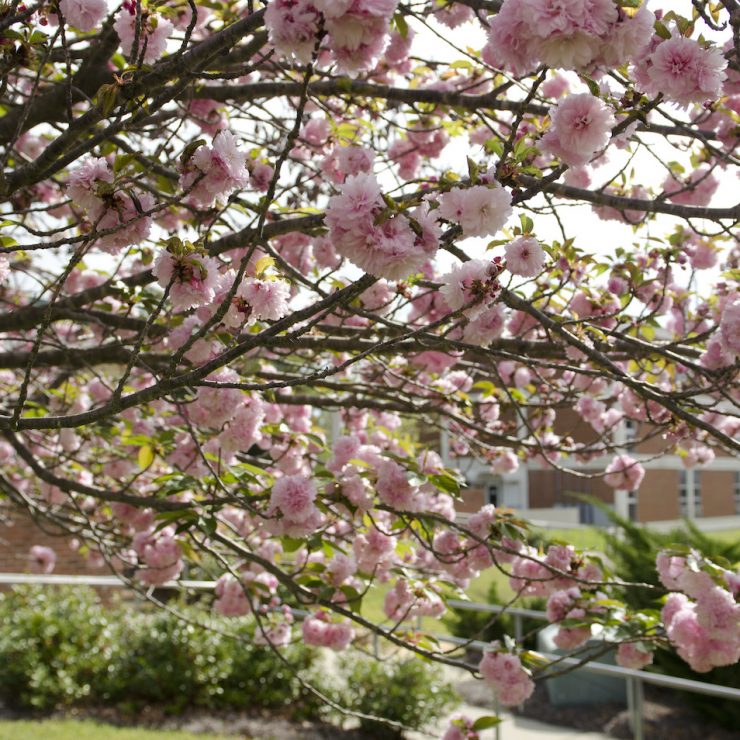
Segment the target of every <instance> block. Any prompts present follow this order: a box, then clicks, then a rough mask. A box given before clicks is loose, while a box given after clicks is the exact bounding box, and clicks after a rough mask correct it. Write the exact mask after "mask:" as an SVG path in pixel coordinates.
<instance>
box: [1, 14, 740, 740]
mask: <svg viewBox="0 0 740 740" xmlns="http://www.w3.org/2000/svg"><path fill="white" fill-rule="evenodd" d="M669 5H670V6H671V7H666V8H665V9H662V8H661V7H658V6H653V4H652V3H651V4H650V6H649V7H648V4H647V3H646V2H643V3H641V2H639V0H563V1H562V2H552V1H549V0H504V1H503V2H499V1H498V0H458V1H455V2H450V1H449V0H270V1H269V2H266V3H260V2H255V1H254V0H241V1H237V2H220V3H213V2H197V1H196V0H162V1H161V2H154V1H153V0H152V1H151V2H148V1H147V0H125V2H123V4H121V5H115V4H114V3H113V2H107V0H58V1H57V0H40V1H39V2H30V3H26V4H22V3H19V2H18V0H6V1H5V2H3V3H2V6H0V39H1V40H2V45H1V46H0V54H1V59H2V77H1V79H2V87H1V88H0V96H1V97H0V105H1V106H2V107H1V109H0V110H1V113H0V132H1V134H2V173H1V174H0V197H1V198H2V203H3V223H2V242H1V246H0V255H1V256H0V299H1V300H2V307H1V308H0V332H2V352H0V368H1V369H0V388H1V389H2V407H1V408H0V435H2V441H1V442H0V460H1V461H2V475H1V476H0V491H1V492H2V496H3V497H4V499H5V503H6V505H7V506H8V507H17V508H19V509H21V510H23V511H25V512H27V513H29V514H30V515H32V516H33V517H34V518H36V519H37V520H38V521H39V522H41V523H44V524H51V525H55V526H56V527H58V528H61V529H62V530H63V531H65V532H68V533H69V534H70V535H71V536H74V537H75V538H76V541H77V542H79V543H80V546H81V547H84V548H85V549H86V551H88V552H89V553H90V556H91V557H96V558H98V559H100V560H101V561H102V562H105V563H107V564H108V566H109V567H110V568H112V569H113V570H114V571H115V572H117V573H119V574H120V575H121V577H122V578H125V579H126V580H128V581H129V582H130V583H131V585H132V587H134V588H141V589H144V590H146V589H147V588H148V587H150V586H156V585H159V584H162V583H165V582H167V581H170V580H172V579H177V578H179V577H182V576H183V575H184V574H186V573H198V574H201V575H203V576H204V577H212V578H214V579H217V580H218V586H217V589H216V600H215V602H214V608H215V609H216V610H217V611H219V612H221V613H222V614H225V615H234V616H237V615H244V614H248V613H251V614H253V615H254V618H255V625H256V626H255V636H254V639H255V640H257V641H259V642H263V643H267V644H270V645H273V646H274V647H275V649H276V650H279V649H280V646H282V645H284V644H286V643H288V642H289V641H291V640H298V639H302V640H303V641H305V642H306V643H307V644H310V645H321V646H327V647H330V648H333V649H335V650H342V649H344V648H346V647H347V646H348V645H349V644H350V643H352V642H353V641H355V642H362V641H364V640H367V639H368V636H371V635H373V634H374V635H379V636H380V637H381V638H383V639H384V640H386V641H388V642H390V643H392V644H393V645H395V646H399V647H402V648H405V649H408V650H410V651H413V652H415V653H417V654H419V655H422V656H425V657H428V658H431V659H434V660H437V661H441V662H443V663H447V664H450V665H454V666H458V667H461V668H464V669H466V670H469V671H471V672H472V673H475V674H476V675H480V676H482V678H483V679H485V680H486V681H488V682H490V683H491V684H492V685H493V686H494V688H495V690H496V692H497V694H498V696H499V699H500V701H501V702H502V703H503V704H518V703H521V702H522V701H524V700H525V699H526V698H527V697H528V696H529V695H530V694H531V692H532V688H533V682H532V681H533V678H536V677H537V676H539V675H542V673H543V672H545V671H546V670H547V661H542V660H540V659H538V658H537V657H536V656H534V655H533V654H532V653H529V652H527V651H524V650H523V649H522V646H521V645H519V644H517V642H516V640H514V639H512V640H510V641H508V642H507V643H506V644H494V645H492V646H491V649H490V650H489V651H488V652H487V653H486V654H485V656H484V657H483V660H482V662H481V663H480V665H479V666H478V665H469V664H467V663H466V662H465V660H464V659H463V658H461V657H458V655H457V654H451V653H449V652H447V651H446V650H445V649H443V648H442V647H440V646H439V645H438V644H436V643H434V642H433V641H432V640H430V639H429V638H428V637H427V636H425V635H424V634H423V633H422V632H421V631H419V630H418V629H416V628H415V626H414V625H415V623H414V622H412V621H410V620H412V619H415V618H416V617H421V616H432V617H438V616H440V615H441V614H443V613H444V611H445V609H446V608H447V607H446V603H447V601H448V600H449V599H450V598H455V597H459V596H460V595H461V594H464V591H465V588H466V587H467V585H468V584H469V583H470V581H471V580H472V579H474V578H476V577H477V576H478V575H479V574H480V573H481V572H482V571H485V570H487V569H497V570H498V571H500V572H502V573H504V574H506V576H507V577H508V578H509V579H510V583H511V586H512V588H513V590H514V591H515V593H516V594H517V595H518V596H531V595H536V596H541V597H546V598H547V599H548V606H547V611H548V618H549V619H550V621H551V622H553V623H556V624H559V625H560V631H559V633H558V644H560V645H562V646H563V647H566V648H568V649H571V650H572V651H573V653H574V654H575V655H578V654H579V650H580V649H582V646H583V644H584V643H585V641H586V640H588V638H589V637H590V635H591V628H592V626H593V625H595V624H601V625H605V626H606V627H608V630H607V633H608V635H609V638H608V639H609V640H610V641H611V642H612V643H615V644H617V645H619V650H618V659H619V661H620V662H621V664H622V665H626V666H630V667H643V666H645V665H647V664H649V663H650V662H651V660H652V653H653V651H654V650H655V648H656V647H658V646H663V647H665V646H669V645H671V646H673V647H674V648H675V649H676V650H677V652H678V654H679V655H680V656H681V657H682V658H684V659H685V660H686V661H687V662H688V663H689V664H690V665H691V666H692V667H693V668H694V669H695V670H698V671H706V670H709V669H710V668H712V667H714V666H719V665H727V664H732V663H735V662H737V661H738V659H740V631H739V630H738V619H739V618H740V606H738V603H737V598H738V592H739V590H740V578H739V577H738V574H737V573H735V572H733V571H732V570H731V569H730V566H729V565H728V564H720V563H712V562H709V561H707V560H706V559H704V558H703V557H702V556H701V555H700V554H699V553H696V552H683V553H681V552H671V551H666V552H664V553H662V554H661V556H660V558H659V560H658V562H657V564H656V567H657V568H658V571H659V574H660V578H661V581H662V583H663V585H664V586H665V591H660V592H658V591H654V590H653V592H651V593H650V598H651V599H653V600H654V603H655V604H656V605H658V609H659V608H660V601H659V599H660V597H661V595H664V594H665V593H666V591H667V592H670V594H669V595H668V597H667V600H665V603H664V606H663V609H662V614H660V616H658V614H659V612H658V611H657V610H654V611H645V612H639V611H631V610H630V609H628V608H627V606H625V604H624V603H623V602H622V601H621V600H620V597H619V595H620V593H621V590H623V589H625V588H640V587H643V588H644V587H645V586H644V584H643V585H642V586H640V584H624V583H622V582H621V581H620V579H619V574H618V573H614V572H612V570H611V568H610V565H609V564H608V562H606V561H605V560H604V559H603V558H601V557H600V556H599V555H598V554H594V553H583V552H579V551H578V550H577V549H576V548H574V547H572V546H570V545H552V546H550V547H549V548H547V549H545V550H542V549H538V548H537V547H534V546H532V545H530V544H529V543H528V537H529V531H528V526H527V523H526V522H525V521H523V520H522V519H521V518H519V517H518V516H516V515H515V514H514V513H513V512H511V511H510V510H506V509H496V508H494V507H493V506H490V505H487V506H484V507H483V508H482V509H481V510H480V511H478V512H476V513H474V514H473V515H472V516H470V517H469V518H467V519H465V520H463V519H462V518H461V517H459V516H456V499H458V498H459V497H460V495H461V488H462V485H463V483H464V481H463V480H462V479H461V476H460V474H459V473H458V472H457V471H456V467H455V458H456V457H468V458H470V457H472V458H476V459H477V460H479V461H483V462H485V464H486V465H488V466H490V468H491V470H493V471H504V470H512V469H515V468H516V466H518V465H520V464H524V463H526V462H527V461H533V460H538V461H541V462H542V463H543V464H546V465H548V466H551V467H552V468H555V469H558V470H566V471H571V472H572V473H573V474H575V475H580V476H586V475H594V476H597V477H603V478H604V480H605V481H606V483H607V484H608V485H610V486H612V487H614V488H615V489H618V490H635V489H637V487H639V486H640V484H641V481H642V478H643V475H644V470H643V468H642V466H641V465H640V463H639V462H637V461H636V460H635V459H634V458H633V457H631V456H630V455H629V454H628V451H627V450H626V448H625V447H624V444H623V442H621V441H620V437H619V434H618V433H617V431H618V429H619V427H620V425H621V424H622V423H623V422H624V421H625V420H632V421H636V422H639V423H640V427H639V428H640V430H641V431H640V434H641V435H642V438H644V439H648V438H649V439H651V440H653V442H654V443H656V444H657V446H658V447H659V450H660V451H659V452H658V453H656V454H657V455H660V454H669V453H670V454H679V455H681V456H682V457H683V458H684V459H685V460H686V463H687V465H694V464H700V463H702V462H706V461H707V460H710V459H711V458H712V457H713V455H714V454H715V453H717V452H721V453H722V454H731V455H736V454H737V453H738V450H740V443H738V441H737V440H738V431H740V413H739V412H740V409H739V408H738V397H739V390H740V386H739V385H738V358H739V357H740V298H739V297H738V280H739V278H740V265H739V264H738V262H739V257H740V251H739V250H738V245H737V237H738V231H737V220H738V216H739V215H740V206H738V205H737V204H736V203H734V202H733V201H734V199H735V196H736V193H737V188H736V183H737V180H736V175H737V171H735V172H733V169H734V168H736V166H737V164H738V155H737V143H738V132H739V131H740V127H739V123H740V66H738V65H739V61H740V60H739V57H738V52H739V51H740V36H739V34H740V4H738V2H737V1H736V0H721V1H720V2H716V3H713V2H707V1H706V0H693V2H686V3H683V4H682V7H681V8H680V9H678V10H677V9H675V7H674V6H676V5H677V4H676V3H670V4H669ZM671 8H673V9H671ZM563 409H567V410H571V411H574V412H575V413H577V414H578V416H579V417H580V418H582V419H583V421H584V423H586V424H588V425H589V427H590V428H591V429H592V431H593V434H592V435H591V436H590V438H589V440H588V441H582V440H577V439H574V438H572V437H570V436H560V435H558V434H556V433H555V431H554V423H555V419H556V416H557V414H558V413H560V411H561V410H563ZM442 433H444V434H445V435H447V436H448V438H449V439H450V440H451V444H450V451H449V456H445V459H444V460H443V459H442V457H441V456H440V447H439V442H438V440H439V438H440V435H441V434H442ZM639 441H640V440H638V442H639ZM601 459H603V460H605V462H604V465H603V468H602V469H601V470H600V471H597V472H593V471H591V472H583V471H582V470H579V464H582V463H584V462H587V461H589V460H601ZM32 556H33V562H34V567H35V568H36V569H37V570H40V571H45V572H48V571H49V570H51V569H52V568H53V567H54V561H55V556H54V552H53V551H49V550H48V548H43V547H36V548H34V551H33V553H32ZM374 588H383V589H384V593H385V601H384V610H385V613H386V617H387V620H386V622H384V623H383V624H380V625H379V624H375V623H374V622H372V621H371V620H370V619H368V618H367V616H365V612H364V611H363V600H364V598H365V596H366V594H367V593H368V592H370V591H371V590H372V589H374ZM296 607H298V608H300V609H303V610H308V612H310V614H309V616H308V617H306V618H305V619H303V620H302V622H297V621H294V609H295V608H296ZM465 722H466V721H465V720H460V721H459V723H458V724H459V725H460V727H459V728H458V727H457V726H455V727H454V728H453V729H455V731H458V730H459V732H460V733H462V731H463V729H465V727H467V725H465ZM460 728H463V729H460ZM468 729H469V728H468ZM466 731H467V730H466ZM451 732H452V730H451ZM471 732H472V730H471ZM461 736H462V735H461Z"/></svg>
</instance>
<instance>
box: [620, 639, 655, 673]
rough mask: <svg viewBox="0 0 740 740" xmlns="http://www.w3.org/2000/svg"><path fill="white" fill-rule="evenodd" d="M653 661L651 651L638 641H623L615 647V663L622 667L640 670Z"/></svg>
mask: <svg viewBox="0 0 740 740" xmlns="http://www.w3.org/2000/svg"><path fill="white" fill-rule="evenodd" d="M652 662H653V651H652V650H648V649H647V648H646V647H645V646H644V645H643V644H642V643H639V642H623V643H622V644H621V645H620V646H619V647H618V648H617V663H618V664H619V665H621V666H622V668H632V669H633V670H635V671H641V670H642V669H643V668H644V667H645V666H648V665H650V664H651V663H652Z"/></svg>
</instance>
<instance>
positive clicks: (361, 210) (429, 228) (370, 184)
mask: <svg viewBox="0 0 740 740" xmlns="http://www.w3.org/2000/svg"><path fill="white" fill-rule="evenodd" d="M385 207H386V204H385V202H384V201H383V198H382V196H381V192H380V186H379V185H378V181H377V180H376V178H375V177H374V176H373V175H370V174H366V173H360V174H357V175H351V176H349V177H348V178H347V179H346V180H345V182H344V184H343V185H342V188H341V192H340V193H339V195H335V196H332V197H331V198H330V199H329V204H328V206H327V209H326V217H325V221H326V225H327V227H328V228H329V239H330V240H331V241H332V242H333V244H334V248H335V249H336V251H337V252H338V253H339V254H340V255H342V256H343V257H346V258H347V259H349V260H350V261H351V262H353V263H354V264H355V265H357V266H358V267H360V268H362V269H363V270H365V271H366V272H368V273H370V274H371V275H375V276H377V277H384V278H387V279H389V280H400V279H401V278H405V277H407V276H408V275H409V274H411V273H413V272H416V271H420V270H421V269H422V267H423V265H424V263H425V262H426V261H427V260H428V259H430V258H431V257H433V256H434V254H435V253H436V251H437V248H438V246H439V227H438V226H437V224H436V223H435V221H434V218H433V217H432V216H431V215H430V214H429V212H428V211H426V210H422V209H416V210H415V211H414V212H413V213H412V214H411V216H412V217H413V219H414V221H415V225H416V226H417V231H415V230H414V229H413V228H412V226H411V222H410V221H409V218H408V216H406V215H405V214H394V215H391V214H389V216H388V218H387V219H385V220H383V219H378V218H377V217H378V216H379V214H381V212H382V211H383V210H384V208H385ZM377 220H379V221H381V222H380V223H376V221H377Z"/></svg>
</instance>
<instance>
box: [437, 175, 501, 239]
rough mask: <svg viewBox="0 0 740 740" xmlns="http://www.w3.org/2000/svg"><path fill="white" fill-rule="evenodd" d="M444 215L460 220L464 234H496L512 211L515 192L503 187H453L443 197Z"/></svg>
mask: <svg viewBox="0 0 740 740" xmlns="http://www.w3.org/2000/svg"><path fill="white" fill-rule="evenodd" d="M437 213H438V214H439V216H440V217H441V218H444V219H446V220H447V221H449V222H450V223H454V224H460V227H461V228H462V232H463V236H493V235H494V234H496V233H497V232H498V231H499V230H500V229H501V228H502V227H503V225H504V224H505V223H506V221H507V220H508V218H509V216H510V215H511V194H510V193H509V192H508V190H506V189H505V188H502V187H497V188H489V187H486V186H485V185H473V186H472V187H469V188H452V190H450V191H449V192H447V193H443V194H442V195H441V196H440V198H439V209H438V211H437Z"/></svg>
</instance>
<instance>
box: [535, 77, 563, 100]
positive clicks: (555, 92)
mask: <svg viewBox="0 0 740 740" xmlns="http://www.w3.org/2000/svg"><path fill="white" fill-rule="evenodd" d="M569 87H570V85H569V83H568V80H567V79H566V78H565V77H563V75H560V74H556V75H555V76H554V77H551V78H550V79H549V80H547V81H546V82H544V83H542V87H541V88H540V92H541V93H542V94H543V95H544V96H545V97H547V98H560V97H562V96H563V95H565V93H566V92H568V88H569Z"/></svg>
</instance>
